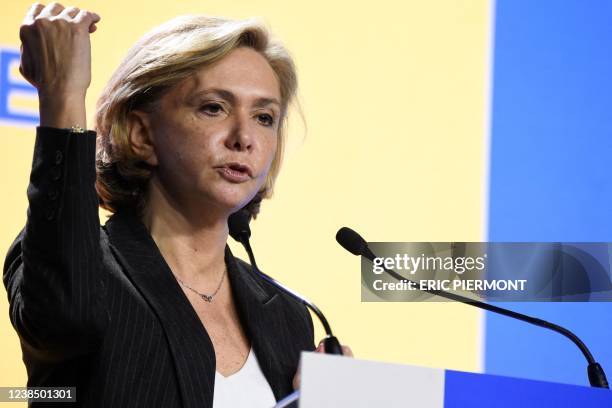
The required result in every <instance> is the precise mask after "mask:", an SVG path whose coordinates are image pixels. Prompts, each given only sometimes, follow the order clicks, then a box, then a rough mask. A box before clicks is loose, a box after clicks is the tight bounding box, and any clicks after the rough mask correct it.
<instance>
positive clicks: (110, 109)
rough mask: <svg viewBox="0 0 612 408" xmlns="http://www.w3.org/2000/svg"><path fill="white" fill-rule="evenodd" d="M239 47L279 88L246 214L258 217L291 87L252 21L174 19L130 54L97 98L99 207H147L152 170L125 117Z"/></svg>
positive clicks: (281, 58) (283, 53)
mask: <svg viewBox="0 0 612 408" xmlns="http://www.w3.org/2000/svg"><path fill="white" fill-rule="evenodd" d="M238 47H251V48H253V49H254V50H256V51H258V52H259V53H260V54H261V55H263V56H264V58H265V59H266V60H267V61H268V63H269V64H270V66H271V67H272V69H273V70H274V72H275V73H276V76H277V78H278V81H279V84H280V94H281V105H282V106H281V108H282V114H281V120H280V123H279V131H278V132H279V135H278V136H279V138H278V144H277V150H276V155H275V157H274V160H273V162H272V166H271V168H270V171H269V173H268V177H267V179H266V181H265V183H264V186H263V187H262V189H261V190H260V191H259V192H258V194H257V195H256V196H255V198H254V199H253V200H252V201H251V203H249V205H248V206H247V208H248V210H249V212H250V213H251V215H252V216H255V215H257V213H258V211H259V204H260V202H261V200H262V199H263V198H267V197H269V196H270V195H271V194H272V190H273V187H274V181H275V180H276V177H277V176H278V173H279V171H280V166H281V160H282V156H283V149H284V146H285V139H286V133H287V129H286V126H287V120H286V119H287V118H286V117H287V109H288V106H289V104H290V103H291V102H292V101H293V99H294V97H295V94H296V90H297V76H296V70H295V65H294V62H293V60H292V58H291V56H290V55H289V53H288V52H287V50H286V49H285V47H284V46H283V45H282V44H281V43H280V42H279V41H277V40H275V39H273V38H271V36H270V34H269V33H268V31H267V29H266V27H265V26H264V25H263V24H262V23H260V22H259V21H258V20H255V19H248V20H228V19H223V18H217V17H207V16H182V17H177V18H175V19H173V20H170V21H168V22H166V23H164V24H162V25H160V26H159V27H156V28H155V29H153V30H152V31H151V32H149V33H147V34H146V35H145V36H144V37H142V38H141V39H140V40H139V41H138V42H137V43H136V44H135V45H134V46H133V47H132V48H131V49H130V51H129V52H128V55H127V56H126V58H125V59H124V60H123V62H122V63H121V64H120V65H119V67H118V68H117V70H116V71H115V73H114V74H113V76H112V77H111V79H110V81H109V82H108V84H107V85H106V88H105V89H104V90H103V92H102V94H101V96H100V98H99V99H98V105H97V111H96V119H95V129H96V131H97V133H98V140H97V149H96V171H97V179H96V190H97V191H98V196H99V198H100V205H101V206H102V207H103V208H105V209H107V210H109V211H111V212H116V211H118V210H120V209H124V208H126V209H132V210H136V211H137V212H139V213H140V212H142V210H143V209H144V206H145V205H146V189H147V184H148V180H149V178H150V177H151V168H150V167H149V166H148V165H147V164H146V163H145V162H144V161H143V160H142V158H141V157H139V156H138V155H137V154H135V153H134V152H133V151H132V149H131V147H130V142H129V139H128V126H127V125H128V114H129V113H130V112H131V111H133V110H136V109H139V110H144V111H153V110H154V109H155V107H156V103H157V102H158V101H159V99H160V97H161V96H162V95H163V93H164V92H165V91H166V90H168V89H169V88H171V87H173V86H175V85H176V84H178V83H179V82H180V81H182V80H183V79H185V78H188V77H190V76H191V75H192V74H193V73H194V72H195V71H197V70H198V69H200V68H202V67H205V66H207V65H210V64H212V63H214V62H216V61H218V60H220V59H221V58H223V57H224V56H226V55H227V54H229V53H230V52H231V51H232V50H234V49H236V48H238Z"/></svg>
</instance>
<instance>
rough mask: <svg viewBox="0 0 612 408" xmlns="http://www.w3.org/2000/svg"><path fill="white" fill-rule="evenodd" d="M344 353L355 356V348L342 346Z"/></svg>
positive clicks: (344, 354)
mask: <svg viewBox="0 0 612 408" xmlns="http://www.w3.org/2000/svg"><path fill="white" fill-rule="evenodd" d="M342 355H343V356H347V357H354V356H353V350H351V348H350V347H349V346H342Z"/></svg>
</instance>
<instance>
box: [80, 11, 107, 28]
mask: <svg viewBox="0 0 612 408" xmlns="http://www.w3.org/2000/svg"><path fill="white" fill-rule="evenodd" d="M100 19H101V18H100V16H99V15H98V14H96V13H94V12H91V11H87V10H80V11H79V12H78V14H77V15H76V16H75V17H74V22H75V23H77V24H85V25H87V26H88V27H89V31H90V32H93V31H91V28H92V25H94V24H96V23H97V22H99V21H100ZM94 31H95V29H94Z"/></svg>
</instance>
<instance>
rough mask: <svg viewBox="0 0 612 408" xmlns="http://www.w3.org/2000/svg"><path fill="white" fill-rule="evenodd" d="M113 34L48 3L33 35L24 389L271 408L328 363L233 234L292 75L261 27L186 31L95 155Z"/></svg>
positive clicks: (98, 399) (191, 21)
mask: <svg viewBox="0 0 612 408" xmlns="http://www.w3.org/2000/svg"><path fill="white" fill-rule="evenodd" d="M99 21H100V17H99V16H97V15H96V14H95V13H91V12H87V11H84V10H79V9H77V8H73V7H72V8H64V7H63V6H61V5H60V4H57V3H53V4H50V5H48V6H43V5H38V4H36V5H34V6H33V7H32V9H31V10H30V11H29V12H28V15H27V16H26V19H25V21H24V24H23V25H22V27H21V31H20V36H21V39H22V43H23V44H22V50H23V52H22V61H21V67H20V71H21V72H22V74H23V75H24V77H25V78H26V79H27V80H28V81H29V82H30V83H32V85H34V86H35V87H36V88H37V89H38V92H39V102H40V120H41V123H40V125H41V126H40V127H39V128H38V129H37V138H36V145H35V153H34V162H33V167H32V174H31V179H30V186H29V188H28V199H29V209H28V220H27V224H26V227H25V228H24V230H23V231H22V232H21V233H20V235H19V237H18V238H17V240H16V241H15V243H14V244H13V246H12V247H11V249H10V251H9V254H8V256H7V261H6V263H5V273H4V281H5V285H6V287H7V291H8V294H9V300H10V315H11V321H12V323H13V325H14V326H15V328H16V330H17V332H18V334H19V336H20V339H21V343H22V349H23V354H24V362H25V364H26V367H27V370H28V377H29V379H28V385H29V386H76V387H77V394H76V395H77V401H78V402H77V405H79V406H104V407H124V406H163V407H174V406H176V407H179V406H180V407H212V406H213V399H214V406H215V407H224V406H234V407H238V406H251V407H259V406H271V405H273V404H274V401H275V400H278V399H280V398H282V397H284V396H285V395H287V394H288V393H290V392H291V391H292V390H293V385H292V379H293V378H294V375H295V373H296V370H297V366H298V360H299V354H300V352H301V351H302V350H313V349H314V345H313V326H312V320H311V318H310V315H309V314H308V312H307V311H306V310H305V308H304V307H303V306H302V305H301V304H299V303H298V302H295V301H294V300H293V299H291V298H289V297H288V296H286V295H285V294H283V293H282V292H280V291H279V290H277V289H276V288H275V287H273V286H271V285H270V284H268V283H266V282H265V281H263V280H261V279H260V278H258V277H256V276H255V275H253V274H252V273H250V270H249V268H250V267H249V265H247V264H245V263H243V262H242V261H240V260H237V259H235V258H234V257H233V256H232V254H231V252H230V250H229V248H228V247H227V244H226V241H227V235H228V229H227V219H228V217H229V215H230V214H232V213H233V212H235V211H237V210H238V209H240V208H243V207H245V206H248V207H247V208H249V210H250V211H251V213H252V214H253V215H255V214H256V213H257V211H258V207H259V202H260V201H261V199H262V198H265V197H267V196H268V195H269V194H270V192H271V190H272V187H273V183H274V179H275V177H276V175H277V174H278V171H279V165H280V159H281V154H282V147H283V141H284V133H285V132H284V128H283V127H284V125H285V123H286V115H287V108H288V106H289V104H290V102H291V100H292V99H293V97H294V94H295V91H296V76H295V68H294V65H293V62H292V60H291V58H290V57H289V55H288V54H287V52H286V51H285V49H284V48H283V47H282V45H280V44H279V43H278V42H275V41H273V40H271V39H270V38H269V36H268V34H267V32H266V31H265V29H264V28H263V27H261V26H260V25H259V24H257V23H256V22H253V21H229V20H222V19H215V18H206V17H182V18H178V19H175V20H172V21H170V22H168V23H166V24H164V25H162V26H160V27H158V28H157V29H155V30H154V31H152V32H151V33H149V34H147V35H146V36H145V37H144V38H143V39H141V40H140V41H139V42H138V43H137V44H136V45H135V46H134V47H133V48H132V49H131V51H130V52H129V53H128V56H127V57H126V59H125V61H124V62H123V63H122V64H121V65H120V67H119V68H118V70H117V71H116V73H115V74H114V75H113V77H112V78H111V80H110V82H109V84H108V85H107V87H106V89H105V91H104V92H103V94H102V96H101V97H100V100H99V102H98V110H97V114H96V124H95V129H96V131H97V152H96V132H94V131H85V130H84V128H86V127H87V126H86V114H85V95H86V91H87V88H88V86H89V83H90V79H91V78H90V77H91V73H90V72H91V68H90V64H91V62H90V41H89V34H90V33H93V32H94V31H95V30H96V23H98V22H99ZM96 173H97V174H96ZM94 185H95V188H94ZM99 203H100V204H101V205H102V206H103V207H105V208H107V209H109V210H110V211H111V212H113V213H114V214H113V216H112V217H111V218H110V219H109V220H108V222H107V223H106V225H105V226H104V227H102V228H100V224H99V219H98V204H99ZM229 376H231V378H227V377H229ZM71 406H75V405H74V404H72V405H71Z"/></svg>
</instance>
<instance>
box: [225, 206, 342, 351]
mask: <svg viewBox="0 0 612 408" xmlns="http://www.w3.org/2000/svg"><path fill="white" fill-rule="evenodd" d="M250 220H251V215H250V214H249V212H248V211H247V210H245V209H242V210H239V211H237V212H235V213H234V214H232V215H230V216H229V219H228V222H227V224H228V227H229V234H230V236H231V237H232V238H234V239H235V240H236V241H238V242H240V243H241V244H242V246H243V247H244V249H245V250H246V252H247V254H248V255H249V261H250V262H251V266H252V267H253V268H252V270H253V272H254V273H255V274H256V275H258V276H260V277H261V278H262V279H264V280H265V281H267V282H269V283H271V284H272V285H274V286H275V287H277V288H279V289H280V290H282V291H283V292H285V293H286V294H288V295H289V296H291V297H292V298H294V299H296V300H297V301H298V302H300V303H302V304H303V305H304V306H306V307H307V308H309V309H310V310H312V312H313V313H314V314H315V315H316V316H317V318H318V319H319V321H320V322H321V324H322V325H323V328H324V329H325V333H326V336H325V338H324V339H323V344H324V346H325V354H337V355H342V347H341V346H340V342H339V341H338V339H337V338H336V337H335V336H334V335H333V333H332V329H331V326H330V325H329V323H328V322H327V319H326V318H325V315H323V312H321V310H320V309H319V308H318V307H317V306H316V305H315V304H314V303H312V302H311V301H310V300H308V299H306V298H305V297H303V296H302V295H300V294H299V293H297V292H295V291H293V290H291V289H289V288H287V287H285V286H284V285H283V284H281V283H280V282H278V281H276V280H275V279H274V278H272V277H270V276H268V275H266V274H265V273H263V272H262V271H261V270H260V269H259V267H258V266H257V262H255V256H254V255H253V250H252V249H251V244H250V241H249V239H250V238H251V228H250V227H249V222H250Z"/></svg>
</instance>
